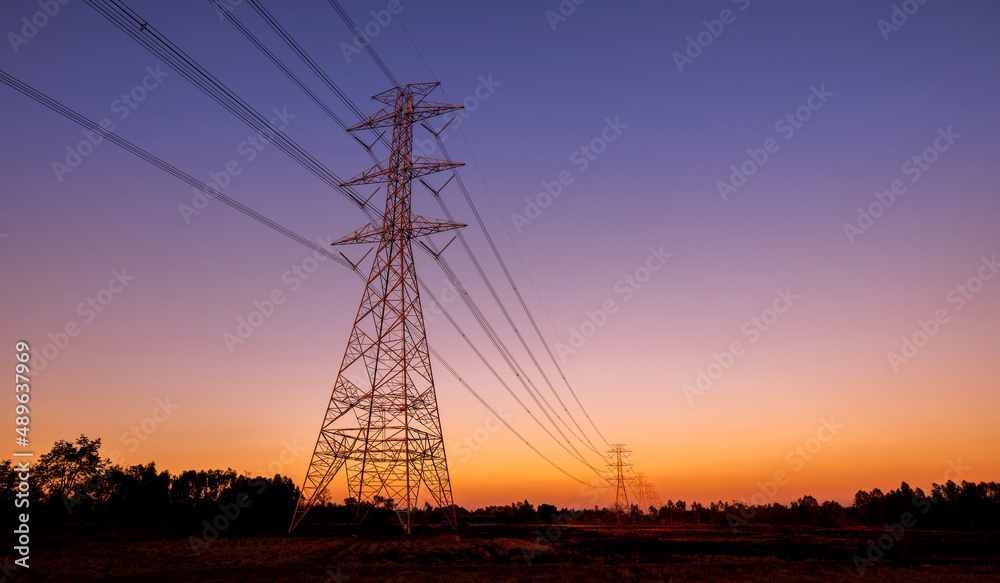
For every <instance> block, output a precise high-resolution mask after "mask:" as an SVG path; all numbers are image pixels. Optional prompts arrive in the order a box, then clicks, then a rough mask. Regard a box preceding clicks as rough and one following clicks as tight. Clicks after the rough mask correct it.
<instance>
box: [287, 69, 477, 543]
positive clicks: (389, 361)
mask: <svg viewBox="0 0 1000 583" xmlns="http://www.w3.org/2000/svg"><path fill="white" fill-rule="evenodd" d="M437 86H438V83H417V84H411V85H407V86H406V87H396V88H393V89H390V90H389V91H386V92H384V93H380V94H378V95H376V96H375V97H374V98H373V99H376V100H378V101H381V102H382V103H385V104H386V107H385V108H383V109H382V110H381V111H379V112H378V113H376V114H375V115H373V116H372V117H370V118H369V119H368V120H367V121H365V122H362V123H360V124H358V125H357V126H355V127H353V128H351V129H350V130H348V131H356V130H360V129H373V130H377V129H379V128H392V153H391V155H390V157H389V160H388V161H387V162H384V163H382V164H379V165H376V166H375V167H373V168H371V169H369V170H368V171H366V172H364V173H362V174H360V175H359V176H358V177H356V178H354V179H353V180H351V181H349V182H347V183H345V185H354V184H372V183H379V182H386V183H387V184H388V187H387V189H386V201H385V214H384V215H383V217H382V218H381V219H380V220H378V221H375V222H372V223H370V224H368V225H367V226H365V227H363V228H361V229H359V230H357V231H355V232H354V233H351V234H350V235H348V236H347V237H344V238H343V239H340V240H339V241H337V242H336V243H334V245H342V244H351V243H376V244H377V245H378V252H377V253H376V255H375V260H374V263H373V264H372V269H371V274H370V275H369V276H368V280H367V284H366V286H365V291H364V294H362V296H361V305H360V307H359V308H358V313H357V316H356V317H355V319H354V328H353V330H352V331H351V335H350V339H349V340H348V343H347V350H346V351H345V353H344V359H343V361H342V363H341V365H340V372H339V373H338V375H337V382H336V384H335V385H334V388H333V394H332V396H331V397H330V404H329V407H328V409H327V411H326V414H325V417H324V419H323V425H322V426H321V427H320V431H319V438H318V439H317V441H316V448H315V450H314V451H313V456H312V460H311V461H310V462H309V469H308V471H307V472H306V477H305V480H304V482H303V485H302V491H301V494H300V495H299V500H298V504H297V505H296V508H295V514H294V516H293V517H292V523H291V526H290V527H289V529H288V530H289V531H291V530H292V529H294V528H295V527H296V526H297V525H298V524H299V522H301V520H302V518H303V516H305V514H306V512H308V511H309V509H310V508H311V507H312V506H313V505H315V504H318V503H322V502H323V500H324V493H325V491H326V489H327V487H328V486H329V485H330V482H331V481H332V480H333V478H334V476H336V474H337V472H338V471H340V468H341V467H342V466H345V465H346V473H347V487H348V490H349V492H350V495H351V496H352V497H353V498H354V499H355V500H356V502H357V504H356V506H355V515H354V520H355V522H356V523H360V522H361V521H362V520H364V518H365V516H366V515H367V513H368V511H369V509H371V507H372V505H373V504H374V503H375V502H377V501H384V500H386V501H388V502H386V506H387V507H392V508H394V509H395V510H396V514H397V515H398V516H399V520H400V522H401V523H402V525H403V529H404V530H405V531H406V532H407V533H409V532H410V528H411V525H412V518H413V510H414V509H415V508H416V506H417V494H418V492H419V489H420V484H421V483H423V484H424V486H425V487H426V488H427V490H428V491H429V492H430V495H431V497H432V498H433V499H434V501H435V502H436V503H437V505H438V506H439V507H441V508H442V509H443V510H444V512H445V514H446V516H447V517H448V520H449V521H450V522H451V524H452V526H457V523H456V521H455V509H454V503H453V500H452V494H451V482H450V481H449V478H448V463H447V460H446V459H445V451H444V440H443V437H442V432H441V421H440V419H439V418H438V406H437V396H436V395H435V392H434V378H433V376H432V375H431V362H430V353H429V349H428V345H427V337H426V333H425V330H424V319H423V313H422V311H421V308H420V294H419V292H418V289H417V276H416V271H415V268H414V264H413V252H412V249H411V248H410V240H411V239H413V238H414V237H420V236H424V235H429V234H432V233H438V232H441V231H447V230H450V229H456V228H459V227H463V226H465V225H462V224H460V223H454V222H450V221H441V220H436V219H428V218H425V217H421V216H418V215H413V214H411V213H410V181H411V180H412V179H415V178H418V177H420V176H423V175H425V174H429V173H432V172H438V171H441V170H447V169H451V168H456V167H458V166H461V165H462V164H459V163H457V162H449V161H445V160H433V159H427V158H421V157H414V156H413V155H412V152H413V124H414V123H416V122H419V121H421V120H424V119H427V118H429V117H434V116H436V115H441V114H443V113H447V112H450V111H454V110H457V109H461V106H457V105H447V104H442V103H434V102H430V101H425V99H424V98H425V97H426V96H427V94H429V93H430V92H431V91H432V90H434V88H435V87H437ZM383 131H384V130H383ZM349 376H350V377H353V378H365V379H366V382H365V383H364V385H363V386H358V385H356V384H354V383H353V382H351V381H350V380H349V379H348V377H349Z"/></svg>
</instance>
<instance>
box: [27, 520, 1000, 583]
mask: <svg viewBox="0 0 1000 583" xmlns="http://www.w3.org/2000/svg"><path fill="white" fill-rule="evenodd" d="M884 534H886V532H885V531H884V530H881V529H869V528H855V529H824V528H780V527H752V528H747V527H744V528H742V529H741V530H740V531H739V532H736V533H734V532H733V531H731V530H730V529H729V528H728V527H726V526H710V525H678V526H673V525H671V526H669V527H668V526H664V525H651V526H640V527H637V526H630V527H622V528H617V527H607V526H588V525H573V526H554V525H552V524H537V525H515V526H510V525H475V524H473V525H468V526H466V527H464V528H463V529H462V530H461V531H460V533H459V534H457V535H456V534H455V533H454V532H448V531H446V530H440V529H435V528H422V529H419V530H417V531H416V532H415V534H414V535H413V536H410V537H406V536H404V535H402V534H401V533H398V534H394V533H392V532H385V533H374V532H362V533H358V534H352V533H351V531H350V530H349V529H345V528H333V529H330V530H328V531H326V532H325V533H318V532H313V533H304V534H296V535H292V536H288V535H283V534H278V533H275V534H274V535H273V536H257V537H222V538H219V539H218V540H215V541H212V542H210V543H209V544H207V545H206V546H204V547H202V548H200V549H199V552H198V553H197V554H196V553H195V551H194V549H193V546H192V544H191V543H190V541H189V539H188V538H187V536H186V535H184V534H180V533H178V534H177V535H172V536H163V535H143V534H134V533H120V532H95V533H92V534H87V535H82V534H66V535H59V536H52V537H48V538H46V539H40V540H38V541H36V542H35V543H34V545H33V549H32V554H31V569H30V572H25V571H24V570H18V571H15V572H14V573H13V575H12V577H11V579H9V580H11V581H74V582H84V581H120V582H126V581H141V582H143V583H158V582H168V581H169V582H176V581H199V582H201V581H218V582H226V583H233V582H237V581H261V582H263V581H268V582H292V581H302V582H311V583H345V582H347V583H349V582H356V581H388V582H396V581H398V582H407V583H411V582H413V581H436V582H442V583H464V582H472V583H477V582H487V581H491V582H492V581H497V582H499V581H504V582H507V581H511V582H513V581H543V582H556V581H574V582H578V581H616V582H618V581H621V582H633V581H634V582H652V583H656V582H660V581H662V582H684V581H773V582H779V583H780V582H786V581H787V582H792V581H795V582H813V581H816V582H819V581H865V582H870V581H888V582H897V581H898V582H904V581H941V582H965V581H998V582H1000V533H997V532H987V533H957V532H938V531H919V530H908V531H906V533H905V535H904V536H902V538H900V539H898V540H896V539H891V543H890V539H889V538H882V539H881V542H882V544H883V546H886V547H889V549H888V550H886V551H884V552H883V556H882V557H881V558H878V557H874V555H875V554H877V551H873V552H872V555H873V557H868V556H866V555H867V551H868V549H869V548H870V545H869V541H873V542H875V543H877V542H878V541H879V537H880V536H881V535H884ZM855 556H858V557H862V558H863V559H864V560H866V561H869V562H868V563H867V564H864V565H863V568H859V566H858V563H856V561H855V560H854V557H855ZM871 558H875V559H876V560H870V559H871ZM26 575H30V576H29V577H27V578H26Z"/></svg>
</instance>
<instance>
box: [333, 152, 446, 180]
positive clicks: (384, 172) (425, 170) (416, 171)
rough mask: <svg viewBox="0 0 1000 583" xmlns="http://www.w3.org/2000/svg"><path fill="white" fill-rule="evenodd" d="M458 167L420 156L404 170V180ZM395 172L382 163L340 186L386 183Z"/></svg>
mask: <svg viewBox="0 0 1000 583" xmlns="http://www.w3.org/2000/svg"><path fill="white" fill-rule="evenodd" d="M460 166H465V164H463V163H461V162H452V161H451V160H438V159H437V158H424V157H422V156H415V157H414V158H413V162H412V163H411V164H410V165H409V167H407V168H406V169H405V171H406V178H407V179H413V178H419V177H421V176H425V175H427V174H432V173H434V172H441V171H442V170H451V169H452V168H458V167H460ZM395 172H396V169H395V168H394V167H393V166H392V165H391V164H390V163H389V161H388V160H386V161H383V162H382V163H380V164H378V165H377V166H373V167H371V168H369V169H368V170H365V171H364V172H362V173H361V174H358V175H357V176H355V177H354V178H352V179H350V180H348V181H347V182H345V183H343V184H341V186H355V185H357V184H376V183H379V182H388V181H389V179H390V178H391V177H392V175H393V174H394V173H395Z"/></svg>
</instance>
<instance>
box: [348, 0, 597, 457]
mask: <svg viewBox="0 0 1000 583" xmlns="http://www.w3.org/2000/svg"><path fill="white" fill-rule="evenodd" d="M329 2H330V4H331V5H332V6H333V7H334V9H335V10H336V11H337V13H338V14H339V15H340V17H341V19H342V20H343V21H344V23H345V24H347V26H348V27H349V28H350V29H351V30H352V31H354V33H355V35H356V36H358V38H359V39H360V38H362V37H361V35H360V32H359V31H358V29H357V26H356V25H355V24H354V22H353V21H352V20H351V18H350V16H348V15H347V13H346V12H345V11H344V9H343V8H342V7H341V6H340V3H339V2H338V0H329ZM399 22H400V26H401V27H402V21H399ZM404 32H405V33H406V36H407V38H408V39H409V40H410V43H411V44H412V45H413V48H414V49H416V51H417V53H418V54H419V55H420V58H421V59H422V60H423V61H424V64H425V65H426V66H427V69H428V70H429V71H430V70H431V69H430V65H429V64H428V63H427V60H426V59H424V56H423V53H421V52H420V49H419V48H417V46H416V44H415V43H414V42H413V38H412V37H410V34H409V32H407V31H406V30H405V28H404ZM362 44H363V45H364V48H365V51H366V52H367V53H368V54H369V56H371V58H372V60H374V61H375V62H376V63H377V64H378V65H379V68H381V69H382V71H383V73H385V75H386V78H387V79H388V80H389V81H390V82H391V83H393V84H394V85H398V84H399V82H398V81H397V80H396V77H395V76H394V75H393V74H392V73H391V72H390V71H389V70H388V69H387V67H386V66H385V63H384V62H383V60H382V58H381V57H379V55H378V53H377V52H376V51H375V48H374V47H373V46H372V45H371V43H370V42H368V40H367V39H364V41H363V43H362ZM431 76H434V73H433V71H431ZM442 91H443V90H442ZM425 127H426V126H425ZM428 130H430V128H428ZM430 131H431V133H432V134H434V137H435V139H436V140H437V143H438V145H439V147H440V148H441V152H442V154H443V155H444V156H445V158H449V155H448V153H447V150H446V149H445V147H444V142H443V141H442V140H441V138H440V135H439V132H434V131H433V130H430ZM452 173H453V177H454V178H456V179H457V182H458V184H459V187H460V188H461V190H462V192H463V194H464V195H465V199H466V201H467V202H468V204H469V206H470V208H471V209H472V212H473V214H474V216H475V218H476V221H477V223H478V225H479V227H480V229H481V230H482V231H483V234H484V235H485V236H486V239H487V241H488V243H489V245H490V248H491V249H492V251H493V254H494V256H495V257H496V259H497V261H498V262H499V263H500V266H501V268H502V269H503V272H504V275H505V276H506V277H507V281H508V282H509V283H510V286H511V288H512V289H513V290H514V292H515V294H516V295H517V298H518V300H519V302H520V303H521V307H522V308H523V309H524V311H525V314H527V316H528V318H529V320H530V321H531V324H532V327H533V328H534V329H535V332H536V334H537V335H538V338H539V340H541V342H542V345H543V346H544V347H545V350H546V352H548V354H549V357H550V359H551V360H552V363H553V364H554V365H555V366H556V369H557V370H558V371H559V374H560V376H561V377H562V379H563V381H564V382H565V383H566V386H567V388H568V389H569V390H570V392H571V393H572V394H573V398H574V399H575V400H576V402H577V405H578V406H579V407H580V409H581V411H583V413H584V415H585V416H586V417H587V420H588V421H590V424H591V426H592V427H593V428H594V430H595V431H596V432H597V434H598V435H599V436H600V438H601V439H602V440H604V441H605V443H607V439H605V438H604V436H603V435H602V434H601V431H600V430H599V429H598V428H597V425H596V424H595V423H594V421H593V419H591V417H590V415H589V413H587V411H586V409H585V408H584V407H583V403H582V402H580V399H579V397H578V396H577V395H576V391H575V390H573V387H572V385H570V384H569V380H568V379H567V378H566V375H565V373H563V370H562V367H560V366H559V363H558V361H557V360H556V358H555V355H554V354H553V353H552V350H551V348H550V347H549V345H548V343H547V342H546V341H545V338H544V337H543V336H542V333H541V330H540V329H539V328H538V324H537V323H536V322H535V319H534V317H533V316H532V314H531V312H530V310H528V306H527V304H526V303H525V301H524V298H523V297H522V296H521V293H520V291H519V290H518V289H517V285H516V284H515V283H514V280H513V277H512V276H511V274H510V271H509V270H508V269H507V266H506V264H505V263H504V261H503V258H502V257H501V255H500V252H499V250H498V249H497V247H496V245H495V243H494V242H493V238H492V237H491V236H490V234H489V231H488V230H487V229H486V225H485V223H484V222H483V220H482V217H481V216H480V215H479V211H478V209H476V206H475V204H474V203H473V201H472V197H471V196H469V193H468V190H467V189H466V188H465V184H464V182H463V181H462V179H461V176H460V175H459V174H458V172H457V171H455V170H453V171H452ZM424 185H425V186H427V188H428V189H429V190H431V191H432V192H433V193H434V195H435V196H434V198H435V200H436V201H437V203H438V205H439V206H440V207H441V209H442V211H443V212H445V214H446V217H447V218H449V220H450V219H451V212H450V211H449V210H448V207H447V204H446V203H445V201H444V199H443V198H441V197H440V196H439V195H438V193H439V190H440V189H439V190H434V189H433V188H431V187H430V186H429V185H427V183H426V182H424ZM508 235H509V233H508ZM458 238H459V241H460V242H461V244H462V246H463V248H464V250H465V252H466V254H467V255H468V256H469V258H470V259H471V260H472V262H473V264H474V265H475V267H476V270H477V272H478V273H479V275H480V277H481V278H482V279H483V282H484V283H485V284H486V286H487V288H488V289H489V290H490V293H491V295H492V296H493V299H494V300H495V301H496V303H497V305H498V306H499V307H500V310H501V312H502V313H503V315H504V317H505V318H506V320H507V322H508V324H509V325H510V327H511V329H513V331H514V333H515V335H516V336H517V338H518V340H519V341H520V342H521V345H522V346H523V347H524V349H525V351H526V352H527V353H528V355H529V357H530V358H531V360H532V362H533V363H534V365H535V367H536V368H537V369H538V372H539V373H540V374H541V375H542V378H543V380H544V381H545V382H546V384H548V386H549V389H550V390H551V392H552V394H553V395H554V396H555V398H556V400H557V401H558V402H559V405H560V406H562V408H563V410H564V411H565V412H566V414H567V416H569V417H570V419H571V420H572V421H573V423H574V425H575V426H576V428H577V429H578V430H579V431H580V432H581V434H583V436H584V438H585V440H586V443H585V445H587V446H588V447H590V448H591V449H592V450H593V451H594V452H595V453H597V454H598V455H600V452H599V451H598V450H597V448H596V447H595V446H594V444H593V442H591V441H590V439H589V438H588V437H587V436H586V433H585V432H584V431H583V429H582V428H581V427H580V425H579V423H577V421H576V419H575V418H574V417H573V415H572V413H570V411H569V409H568V408H567V407H566V405H565V404H564V403H563V402H562V399H561V398H560V397H559V394H558V393H557V392H556V390H555V387H554V386H553V385H552V383H551V382H550V381H549V378H548V376H547V375H546V374H545V371H544V370H543V369H542V367H541V365H540V364H539V362H538V360H537V359H536V358H535V355H534V352H532V350H531V349H530V348H529V347H528V345H527V343H526V342H525V340H524V338H523V337H522V335H521V332H520V331H519V330H518V328H517V326H516V325H515V324H514V322H513V320H512V319H511V317H510V314H509V312H508V311H507V308H506V306H505V305H504V304H503V302H502V300H501V299H500V297H499V296H498V295H497V293H496V289H495V288H494V286H493V284H492V283H491V282H490V280H489V278H488V277H487V275H486V273H485V272H484V271H483V269H482V265H481V264H480V262H479V260H478V258H477V257H476V256H475V253H474V252H473V251H472V249H471V247H470V246H469V245H468V243H467V241H466V239H465V236H464V235H463V234H462V233H461V232H459V233H458ZM443 265H445V266H446V265H447V264H446V263H445V264H443ZM470 309H471V308H470ZM536 390H537V389H536ZM563 423H564V424H565V422H563ZM567 429H570V428H569V427H567ZM571 431H572V430H571ZM577 439H580V438H579V437H577ZM581 441H583V440H581Z"/></svg>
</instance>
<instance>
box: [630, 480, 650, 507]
mask: <svg viewBox="0 0 1000 583" xmlns="http://www.w3.org/2000/svg"><path fill="white" fill-rule="evenodd" d="M648 484H649V482H647V481H646V474H643V473H642V472H639V473H636V474H635V476H634V477H633V479H632V481H631V483H630V484H629V485H630V486H631V487H632V495H633V496H634V498H633V500H634V501H635V504H636V505H637V506H638V507H639V513H640V514H645V513H646V509H647V508H648V507H649V506H648V503H647V499H646V486H647V485H648Z"/></svg>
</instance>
